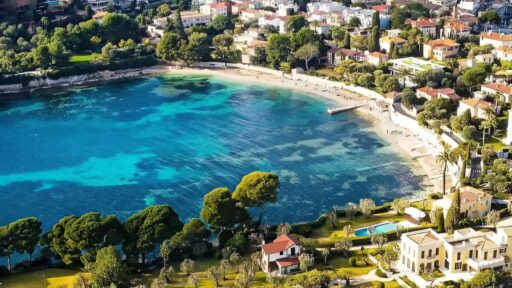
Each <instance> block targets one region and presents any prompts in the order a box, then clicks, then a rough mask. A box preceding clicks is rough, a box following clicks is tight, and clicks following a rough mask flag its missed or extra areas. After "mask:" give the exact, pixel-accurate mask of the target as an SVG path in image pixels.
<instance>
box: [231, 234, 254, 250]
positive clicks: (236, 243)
mask: <svg viewBox="0 0 512 288" xmlns="http://www.w3.org/2000/svg"><path fill="white" fill-rule="evenodd" d="M225 246H226V247H232V248H234V249H236V250H237V251H238V252H239V253H243V252H245V251H247V250H248V249H249V242H248V241H247V238H246V237H245V235H243V234H242V233H237V234H235V236H233V237H232V238H231V239H229V240H228V241H227V242H226V245H225Z"/></svg>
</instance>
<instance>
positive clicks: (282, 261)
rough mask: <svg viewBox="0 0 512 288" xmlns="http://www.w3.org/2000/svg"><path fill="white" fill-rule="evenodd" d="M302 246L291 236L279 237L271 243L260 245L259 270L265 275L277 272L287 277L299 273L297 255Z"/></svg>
mask: <svg viewBox="0 0 512 288" xmlns="http://www.w3.org/2000/svg"><path fill="white" fill-rule="evenodd" d="M301 252H302V246H301V244H300V242H299V240H298V239H297V238H296V237H295V236H293V235H281V236H279V237H277V238H276V239H275V240H274V241H273V242H272V243H267V244H263V245H261V253H262V255H261V269H262V270H263V272H265V273H271V272H273V271H277V273H278V275H288V274H291V273H294V272H297V271H299V255H300V254H301Z"/></svg>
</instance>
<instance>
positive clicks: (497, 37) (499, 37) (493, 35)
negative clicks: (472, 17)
mask: <svg viewBox="0 0 512 288" xmlns="http://www.w3.org/2000/svg"><path fill="white" fill-rule="evenodd" d="M480 37H482V38H487V39H491V40H496V41H512V35H505V34H500V33H493V32H482V33H480Z"/></svg>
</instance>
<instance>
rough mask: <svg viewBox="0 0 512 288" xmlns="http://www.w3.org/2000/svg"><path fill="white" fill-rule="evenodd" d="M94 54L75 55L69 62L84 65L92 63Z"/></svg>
mask: <svg viewBox="0 0 512 288" xmlns="http://www.w3.org/2000/svg"><path fill="white" fill-rule="evenodd" d="M91 61H92V54H87V55H73V56H71V58H69V62H71V63H83V62H91Z"/></svg>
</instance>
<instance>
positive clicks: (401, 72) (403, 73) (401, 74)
mask: <svg viewBox="0 0 512 288" xmlns="http://www.w3.org/2000/svg"><path fill="white" fill-rule="evenodd" d="M409 74H410V73H409V70H408V69H406V68H399V69H397V70H395V76H396V77H397V78H402V88H403V87H405V80H406V78H407V77H409Z"/></svg>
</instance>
